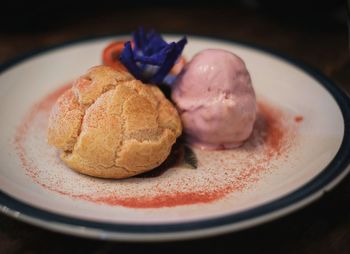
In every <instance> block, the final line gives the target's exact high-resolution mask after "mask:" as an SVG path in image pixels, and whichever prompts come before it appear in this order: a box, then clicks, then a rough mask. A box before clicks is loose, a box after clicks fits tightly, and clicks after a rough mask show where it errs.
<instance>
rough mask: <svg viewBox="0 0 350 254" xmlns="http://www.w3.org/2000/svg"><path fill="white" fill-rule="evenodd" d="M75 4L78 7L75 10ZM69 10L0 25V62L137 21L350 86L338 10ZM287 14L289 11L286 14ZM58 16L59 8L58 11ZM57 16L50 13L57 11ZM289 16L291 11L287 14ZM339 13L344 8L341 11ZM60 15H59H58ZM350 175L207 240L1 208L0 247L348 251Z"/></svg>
mask: <svg viewBox="0 0 350 254" xmlns="http://www.w3.org/2000/svg"><path fill="white" fill-rule="evenodd" d="M76 11H77V10H76ZM87 11H88V13H86V10H82V11H81V12H78V11H77V12H76V13H74V12H68V11H67V13H66V14H65V15H64V16H66V18H65V19H60V20H59V21H57V20H51V19H50V17H49V15H47V16H46V21H47V22H48V23H46V24H41V26H39V27H35V25H38V24H40V22H38V20H36V21H34V22H33V23H32V24H29V25H28V26H14V27H13V28H12V29H8V30H7V31H3V30H1V31H0V63H3V62H5V61H7V60H9V59H11V58H13V57H16V56H18V55H20V54H22V53H25V52H28V51H30V50H35V49H39V48H41V47H47V46H52V45H55V44H58V43H61V42H65V41H67V40H72V39H78V38H81V37H84V36H96V35H104V34H116V35H118V34H121V33H128V32H130V31H133V30H135V28H137V27H138V26H139V25H143V26H145V27H146V28H150V27H153V28H155V29H156V30H157V31H159V32H161V33H165V32H167V33H179V34H196V35H203V36H212V37H220V38H226V39H229V40H230V39H231V40H239V41H246V42H250V43H254V44H257V45H261V46H264V47H268V48H271V49H274V50H277V51H280V52H283V53H285V54H287V55H289V56H291V57H293V58H295V59H298V60H300V61H302V62H304V63H306V64H309V65H311V66H312V67H315V68H317V69H319V70H321V71H322V72H323V73H324V74H325V75H326V76H328V77H329V78H331V79H332V80H333V81H335V82H336V83H337V84H338V85H339V86H340V87H341V88H343V89H344V90H346V91H347V92H349V91H350V61H349V48H348V40H347V27H346V24H345V22H342V21H341V18H338V19H337V18H336V17H322V18H317V19H316V20H313V19H311V22H309V21H310V19H308V20H309V21H308V22H305V19H303V18H302V17H299V16H298V15H294V16H293V15H292V17H293V18H283V17H282V16H283V15H273V14H271V13H268V12H266V11H262V10H260V9H257V8H247V7H242V6H233V7H227V6H224V7H222V8H211V7H210V6H204V7H202V8H190V9H182V8H171V7H164V6H163V7H153V8H138V9H131V8H127V7H123V8H121V9H118V8H117V7H116V6H114V8H110V9H109V10H106V9H97V11H95V12H94V11H93V10H92V9H89V10H87ZM286 15H287V14H286ZM56 16H57V15H56ZM56 16H53V18H56ZM288 17H289V16H288ZM339 17H341V15H340V16H339ZM61 18H62V16H61ZM349 203H350V176H348V177H347V178H346V179H345V180H343V181H342V182H341V184H339V185H338V186H337V187H336V188H335V189H334V190H332V191H331V192H330V193H327V194H326V195H325V196H324V197H323V198H322V199H321V200H318V201H316V202H315V203H313V204H312V205H309V206H308V207H306V208H304V209H302V210H300V211H298V212H295V213H293V214H292V215H289V216H286V217H284V218H282V219H279V220H277V221H274V222H271V223H268V224H265V225H261V226H258V227H256V228H253V229H249V230H245V231H242V232H238V233H232V234H227V235H224V236H218V237H213V238H209V239H205V240H203V239H202V240H195V241H183V242H173V243H160V244H131V243H117V242H103V241H96V240H88V239H83V238H77V237H72V236H67V235H62V234H59V233H53V232H49V231H46V230H43V229H40V228H37V227H34V226H31V225H27V224H25V223H22V222H18V221H16V220H14V219H12V218H9V217H7V216H4V215H2V214H0V253H66V252H68V250H69V251H70V252H72V253H112V252H113V253H127V252H136V251H137V252H149V253H151V252H152V253H155V252H163V253H180V252H184V251H186V253H187V251H189V253H194V252H202V251H205V250H206V251H209V252H211V253H214V252H215V253H224V252H231V253H233V252H234V253H299V254H302V253H338V254H339V253H350V209H349V208H348V207H349Z"/></svg>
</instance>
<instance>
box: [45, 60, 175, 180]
mask: <svg viewBox="0 0 350 254" xmlns="http://www.w3.org/2000/svg"><path fill="white" fill-rule="evenodd" d="M181 131H182V127H181V122H180V117H179V115H178V113H177V111H176V109H175V107H174V106H173V105H172V104H171V102H170V101H169V100H167V99H166V98H165V97H164V95H163V93H162V92H161V91H160V90H159V88H158V87H156V86H152V85H144V84H143V83H142V82H141V81H138V80H135V79H134V78H133V77H132V76H131V75H130V74H128V73H126V72H118V71H115V70H113V69H112V68H110V67H107V66H96V67H93V68H91V69H90V70H89V71H88V73H87V74H86V75H84V76H81V77H80V78H78V79H77V80H76V81H75V82H74V84H73V86H72V88H71V89H69V90H67V91H66V92H65V93H64V94H62V95H61V96H60V98H59V99H58V100H57V102H56V104H55V105H54V106H53V108H52V110H51V114H50V117H49V127H48V142H49V144H52V145H54V146H55V147H57V148H59V149H60V150H61V159H62V160H63V161H64V162H65V163H66V164H67V165H68V166H69V167H71V168H72V169H74V170H76V171H78V172H81V173H84V174H87V175H91V176H96V177H103V178H125V177H129V176H133V175H137V174H140V173H143V172H146V171H149V170H152V169H153V168H155V167H157V166H159V165H160V164H161V163H162V162H163V161H164V160H165V159H166V158H167V157H168V155H169V153H170V150H171V147H172V145H173V144H174V143H175V141H176V138H177V137H178V136H179V135H180V134H181Z"/></svg>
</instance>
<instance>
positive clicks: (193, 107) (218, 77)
mask: <svg viewBox="0 0 350 254" xmlns="http://www.w3.org/2000/svg"><path fill="white" fill-rule="evenodd" d="M172 99H173V101H174V102H175V103H176V105H177V107H178V109H179V112H180V115H181V119H182V123H183V126H184V131H185V133H186V134H187V135H188V138H189V141H190V142H191V143H192V144H194V145H197V146H199V147H201V148H204V149H225V148H234V147H238V146H240V145H241V144H242V143H243V141H245V140H246V139H247V138H248V137H249V136H250V134H251V132H252V129H253V125H254V122H255V117H256V100H255V93H254V89H253V87H252V83H251V79H250V75H249V72H248V70H247V68H246V66H245V64H244V62H243V60H242V59H241V58H239V57H238V56H236V55H234V54H233V53H231V52H228V51H225V50H220V49H207V50H203V51H201V52H199V53H198V54H197V55H195V56H194V57H193V58H192V60H191V61H190V62H189V63H188V64H187V65H186V66H185V67H184V69H183V71H182V73H181V74H180V75H179V77H178V79H177V80H176V81H175V83H174V84H173V90H172Z"/></svg>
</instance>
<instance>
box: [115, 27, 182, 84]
mask: <svg viewBox="0 0 350 254" xmlns="http://www.w3.org/2000/svg"><path fill="white" fill-rule="evenodd" d="M133 41H134V47H133V48H132V47H131V42H130V41H128V42H126V43H125V47H124V49H123V51H122V52H121V54H120V61H121V62H122V63H123V64H124V66H125V67H126V68H127V69H128V70H129V71H130V73H131V74H132V75H134V77H135V78H137V79H140V80H141V81H143V82H145V83H153V84H161V83H162V82H163V81H164V79H165V77H166V76H167V75H168V73H169V72H170V70H171V69H172V67H173V66H174V65H175V63H176V60H177V59H178V58H179V56H181V53H182V50H183V49H184V47H185V45H186V43H187V39H186V37H183V38H182V39H181V40H179V41H178V42H171V43H167V42H166V41H165V40H164V39H163V38H162V36H161V35H160V34H158V33H156V32H155V31H153V30H152V31H150V32H148V33H147V34H145V32H144V30H143V29H142V28H139V29H138V31H137V32H135V33H133Z"/></svg>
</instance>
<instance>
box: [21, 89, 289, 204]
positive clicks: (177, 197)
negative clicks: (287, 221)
mask: <svg viewBox="0 0 350 254" xmlns="http://www.w3.org/2000/svg"><path fill="white" fill-rule="evenodd" d="M70 86H71V84H67V85H65V86H63V87H61V88H59V89H58V90H56V91H54V92H53V93H51V94H49V95H48V96H46V97H45V98H43V99H42V100H41V101H40V102H38V103H37V104H35V105H34V106H33V107H32V108H31V109H30V111H29V113H28V114H27V115H26V116H25V118H24V119H23V121H22V123H21V125H20V126H19V127H18V129H17V133H16V137H15V145H16V148H17V154H18V156H19V159H20V160H21V163H22V166H23V168H24V170H25V171H26V173H27V175H29V176H30V177H31V178H32V179H33V180H34V181H35V182H36V183H37V184H40V185H41V186H42V187H44V188H46V189H48V190H50V191H55V192H57V193H60V194H62V195H65V196H69V197H71V198H76V199H81V200H86V201H90V202H95V203H100V204H107V205H111V206H115V205H121V206H125V207H133V208H158V207H172V206H178V205H189V204H196V203H208V202H212V201H215V200H218V199H220V198H223V197H225V196H226V195H228V194H229V193H232V192H237V191H242V190H244V189H245V188H248V187H249V186H251V185H252V184H254V183H255V182H256V181H258V180H259V179H260V178H261V176H262V175H263V174H265V173H266V172H268V171H269V168H268V166H267V165H268V164H269V163H270V162H271V161H272V160H275V159H277V158H283V157H287V151H288V149H289V147H290V140H292V139H293V135H294V132H293V131H291V130H290V129H288V128H287V127H286V124H284V120H283V119H285V117H284V115H283V112H282V111H280V110H278V109H277V108H275V107H273V106H271V105H270V104H268V103H267V102H259V103H258V109H259V110H258V116H257V120H256V123H255V127H254V131H253V134H252V135H251V137H250V138H249V140H248V141H246V143H245V144H244V145H243V146H242V147H240V148H238V149H237V150H236V151H237V152H239V151H240V150H241V151H247V152H249V151H251V153H254V151H255V149H257V147H262V148H263V156H262V157H261V158H260V159H259V160H254V159H249V158H250V156H249V157H248V158H246V159H244V160H242V161H240V163H241V164H242V165H243V166H244V167H245V170H243V171H241V172H240V173H239V175H238V176H236V177H235V179H234V180H230V181H228V183H227V184H224V185H218V186H217V187H215V188H213V186H212V185H211V186H210V188H209V186H208V188H206V186H203V187H202V188H201V190H200V191H198V190H196V191H193V190H192V189H193V188H182V186H181V185H182V184H183V183H182V182H181V181H178V182H175V183H174V184H176V185H177V188H176V189H177V191H172V192H169V191H167V190H166V189H164V188H158V185H156V186H155V188H156V189H157V194H156V195H148V194H147V192H145V193H143V194H141V195H140V194H138V195H136V194H135V196H123V195H118V194H116V193H109V192H106V193H103V192H102V193H103V194H101V192H100V193H96V195H94V194H79V193H75V192H73V191H72V192H70V191H67V190H64V189H63V188H61V184H62V179H59V176H57V178H56V179H51V180H50V182H47V181H46V182H45V181H43V180H42V179H41V178H40V177H38V172H39V168H38V166H37V165H36V163H35V161H33V160H31V159H30V158H29V156H28V151H27V149H26V147H25V145H24V143H25V140H26V139H27V138H28V127H29V126H31V124H33V121H34V119H35V117H36V116H37V115H38V114H46V115H48V114H49V112H50V110H51V107H52V105H53V104H54V103H55V101H56V100H57V98H58V97H59V96H60V95H61V94H62V93H63V92H64V91H65V90H66V89H68V88H69V87H70ZM42 128H43V129H42V130H40V131H44V132H46V126H42ZM232 157H233V158H232V159H236V158H235V155H234V153H233V156H232ZM252 157H254V156H252ZM220 160H222V159H220ZM219 163H220V161H219ZM214 174H215V173H214ZM213 177H215V175H213ZM98 180H99V179H96V181H98ZM101 181H102V180H101ZM118 181H120V180H115V183H116V184H118ZM195 183H196V181H193V184H195Z"/></svg>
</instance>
